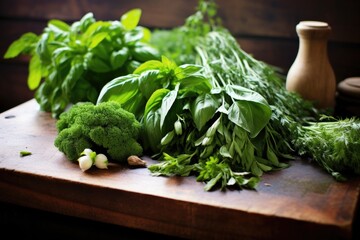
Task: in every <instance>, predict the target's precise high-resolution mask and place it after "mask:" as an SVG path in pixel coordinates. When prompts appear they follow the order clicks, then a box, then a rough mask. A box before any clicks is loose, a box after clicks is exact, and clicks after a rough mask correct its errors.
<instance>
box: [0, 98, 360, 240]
mask: <svg viewBox="0 0 360 240" xmlns="http://www.w3.org/2000/svg"><path fill="white" fill-rule="evenodd" d="M56 134H57V132H56V128H55V120H54V119H52V118H51V116H50V114H49V113H45V112H41V111H40V110H39V107H38V104H37V103H36V102H35V100H30V101H28V102H25V103H24V104H21V105H19V106H17V107H15V108H13V109H10V110H8V111H6V112H3V113H2V114H0V201H3V202H8V203H12V204H17V205H20V206H26V207H31V208H36V209H40V210H46V211H50V212H54V213H60V214H65V215H69V216H74V217H80V218H84V219H91V220H96V221H99V222H104V223H111V224H116V225H120V226H125V227H129V228H134V229H139V230H145V231H149V232H156V233H161V234H166V235H171V236H177V237H182V238H193V239H353V238H354V236H355V233H356V232H357V230H356V228H358V227H359V226H356V225H355V222H356V221H355V220H356V219H357V214H356V213H357V206H358V202H359V192H360V178H354V179H350V180H349V181H347V182H345V183H339V182H336V181H334V179H333V178H332V177H331V176H329V175H328V174H327V173H325V172H324V171H323V170H322V169H319V168H318V167H317V166H315V165H314V164H310V163H308V162H306V161H303V160H296V161H293V162H291V165H292V166H291V167H289V168H287V169H284V170H281V171H278V172H272V173H268V174H265V175H264V176H263V177H262V181H261V182H260V184H259V186H258V188H257V190H227V191H225V192H223V191H213V192H206V191H204V189H203V187H204V185H203V183H200V182H196V180H195V178H194V177H186V178H181V177H174V178H166V177H154V176H151V175H150V172H149V171H148V169H147V168H136V169H131V168H128V167H127V166H122V165H118V164H111V165H110V167H109V169H108V170H100V169H96V168H94V169H91V170H90V171H88V172H85V173H84V172H82V171H81V170H80V169H79V167H78V165H77V164H75V163H71V162H70V161H68V160H67V159H66V158H65V157H64V155H63V154H62V153H61V152H59V151H58V149H57V148H56V147H54V144H53V142H54V139H55V137H56ZM21 150H27V151H30V152H32V155H30V156H26V157H20V154H19V153H20V151H21ZM145 160H147V161H148V164H149V165H150V164H152V163H153V162H154V161H153V160H151V159H149V158H145Z"/></svg>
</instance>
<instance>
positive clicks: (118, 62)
mask: <svg viewBox="0 0 360 240" xmlns="http://www.w3.org/2000/svg"><path fill="white" fill-rule="evenodd" d="M128 59H129V49H128V48H126V47H124V48H122V49H120V50H118V51H113V52H112V53H111V56H110V63H111V67H112V68H113V69H118V68H120V67H122V66H123V65H124V63H125V62H126V61H127V60H128Z"/></svg>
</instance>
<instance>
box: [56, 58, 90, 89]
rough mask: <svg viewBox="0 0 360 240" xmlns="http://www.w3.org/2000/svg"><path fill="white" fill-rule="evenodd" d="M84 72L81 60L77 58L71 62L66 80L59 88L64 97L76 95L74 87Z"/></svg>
mask: <svg viewBox="0 0 360 240" xmlns="http://www.w3.org/2000/svg"><path fill="white" fill-rule="evenodd" d="M83 72H84V66H83V58H82V57H81V56H77V57H75V58H73V60H72V61H71V68H70V71H69V73H68V74H67V76H66V78H65V79H64V81H63V82H62V84H61V88H62V90H63V92H64V93H65V94H66V95H71V94H76V89H74V86H75V85H76V82H77V81H78V80H79V78H80V77H81V75H82V74H83ZM73 90H74V92H73Z"/></svg>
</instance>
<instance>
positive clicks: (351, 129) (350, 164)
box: [293, 116, 360, 180]
mask: <svg viewBox="0 0 360 240" xmlns="http://www.w3.org/2000/svg"><path fill="white" fill-rule="evenodd" d="M321 120H322V121H319V122H308V123H307V124H306V125H303V126H301V127H298V128H297V129H294V132H295V133H296V134H297V137H294V139H293V142H294V144H295V146H296V148H297V149H298V152H299V154H300V155H301V156H303V157H309V158H310V159H311V160H313V161H315V162H317V163H318V164H319V165H320V166H321V167H323V168H324V169H325V170H326V171H328V172H329V173H330V174H331V175H332V176H333V177H334V178H336V179H337V180H344V176H343V174H342V173H349V172H350V173H355V174H360V121H359V119H356V118H347V119H343V120H337V119H335V118H333V117H330V116H323V117H322V119H321Z"/></svg>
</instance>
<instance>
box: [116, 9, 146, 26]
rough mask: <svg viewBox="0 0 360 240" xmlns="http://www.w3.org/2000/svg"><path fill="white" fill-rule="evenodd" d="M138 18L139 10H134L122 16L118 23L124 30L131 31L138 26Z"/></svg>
mask: <svg viewBox="0 0 360 240" xmlns="http://www.w3.org/2000/svg"><path fill="white" fill-rule="evenodd" d="M140 17H141V9H139V8H135V9H132V10H130V11H128V12H126V13H125V14H123V15H122V16H121V19H120V21H121V24H122V25H123V26H124V28H125V29H126V30H132V29H134V28H135V27H136V26H137V25H138V23H139V21H140Z"/></svg>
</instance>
